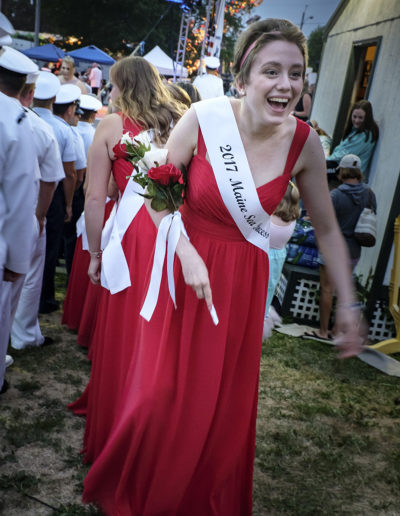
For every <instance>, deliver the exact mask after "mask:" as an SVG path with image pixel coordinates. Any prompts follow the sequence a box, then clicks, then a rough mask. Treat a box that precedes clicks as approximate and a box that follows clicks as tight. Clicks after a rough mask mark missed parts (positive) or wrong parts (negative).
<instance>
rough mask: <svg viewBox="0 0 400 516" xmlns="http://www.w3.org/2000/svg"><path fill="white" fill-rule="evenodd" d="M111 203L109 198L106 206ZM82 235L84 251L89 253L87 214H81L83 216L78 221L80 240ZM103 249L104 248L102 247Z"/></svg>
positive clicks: (77, 235)
mask: <svg viewBox="0 0 400 516" xmlns="http://www.w3.org/2000/svg"><path fill="white" fill-rule="evenodd" d="M109 201H111V199H110V198H109V197H107V199H106V204H107V203H108V202H109ZM81 235H82V249H83V251H89V242H88V239H87V233H86V224H85V212H84V211H83V212H82V213H81V216H80V217H79V219H78V220H77V221H76V237H77V238H79V237H80V236H81ZM101 249H103V247H101Z"/></svg>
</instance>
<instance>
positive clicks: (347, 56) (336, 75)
mask: <svg viewBox="0 0 400 516" xmlns="http://www.w3.org/2000/svg"><path fill="white" fill-rule="evenodd" d="M360 99H367V100H369V101H370V102H371V104H372V106H373V111H374V118H375V120H376V121H377V123H378V125H379V129H380V136H379V141H378V143H377V146H376V148H375V152H374V156H373V159H372V162H371V165H370V169H369V176H368V183H369V185H370V186H371V188H372V189H373V191H374V192H375V194H376V197H377V204H378V239H377V244H376V246H375V247H373V248H368V249H367V248H364V249H363V250H362V255H361V260H360V262H359V264H358V266H357V268H356V274H357V275H358V276H361V278H362V282H363V283H364V284H365V283H366V281H367V278H368V277H370V279H371V282H370V283H369V285H368V288H369V290H370V295H369V296H368V302H367V310H368V315H369V317H370V318H373V314H374V313H376V311H377V309H378V310H379V308H377V307H379V303H380V301H381V300H383V301H385V300H386V301H387V286H388V284H389V277H390V269H391V267H392V258H391V255H392V252H391V250H392V246H393V226H394V219H395V217H396V216H397V215H399V214H400V159H399V155H400V0H342V1H341V2H340V3H339V5H338V7H337V9H336V11H335V12H334V13H333V15H332V17H331V19H330V20H329V22H328V25H327V27H326V33H325V44H324V50H323V55H322V59H321V65H320V69H319V74H318V82H317V86H316V90H315V94H314V101H313V107H312V113H311V118H312V119H315V120H317V121H318V124H319V126H320V127H321V128H323V129H324V130H325V131H326V132H327V133H329V134H331V135H332V137H333V145H336V144H337V143H339V141H340V139H341V136H342V133H343V130H344V127H345V125H346V122H347V119H348V117H349V114H350V109H351V105H352V104H353V102H355V101H357V100H360Z"/></svg>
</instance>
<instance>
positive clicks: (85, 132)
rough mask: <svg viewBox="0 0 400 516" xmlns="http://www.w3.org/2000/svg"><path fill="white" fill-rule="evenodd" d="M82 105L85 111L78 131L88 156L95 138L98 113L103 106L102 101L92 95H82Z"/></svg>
mask: <svg viewBox="0 0 400 516" xmlns="http://www.w3.org/2000/svg"><path fill="white" fill-rule="evenodd" d="M80 100H81V104H80V107H81V109H82V111H83V114H82V115H81V118H80V120H79V122H78V131H79V134H80V135H81V136H82V139H83V143H84V145H85V153H86V157H87V155H88V152H89V147H90V145H91V144H92V141H93V138H94V132H95V129H94V127H93V124H94V121H95V119H96V113H97V111H98V110H99V109H101V108H102V104H101V102H100V101H99V100H98V99H96V98H95V97H93V96H92V95H81V99H80Z"/></svg>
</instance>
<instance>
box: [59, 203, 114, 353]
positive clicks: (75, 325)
mask: <svg viewBox="0 0 400 516" xmlns="http://www.w3.org/2000/svg"><path fill="white" fill-rule="evenodd" d="M113 206H114V202H113V201H109V202H108V203H107V204H106V206H105V210H104V222H105V221H106V220H107V219H108V217H109V215H110V213H111V210H112V208H113ZM89 263H90V254H89V253H88V252H87V251H84V250H83V249H82V236H79V237H78V238H77V240H76V245H75V252H74V259H73V261H72V267H71V274H70V276H69V280H68V287H67V293H66V295H65V300H64V306H63V316H62V320H61V324H65V325H66V326H68V328H69V329H70V330H77V331H78V339H77V343H78V344H79V345H80V346H85V347H89V345H90V340H91V336H92V334H93V331H94V326H95V323H96V313H97V303H98V299H99V296H100V292H101V287H100V286H98V285H93V283H91V281H90V280H89V276H88V268H89Z"/></svg>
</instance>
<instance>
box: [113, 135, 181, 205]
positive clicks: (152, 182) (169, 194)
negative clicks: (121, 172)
mask: <svg viewBox="0 0 400 516" xmlns="http://www.w3.org/2000/svg"><path fill="white" fill-rule="evenodd" d="M151 133H152V131H143V132H141V133H140V134H138V135H136V136H132V135H131V134H130V133H124V134H123V136H122V138H121V140H120V141H119V143H117V145H115V146H114V148H113V152H114V154H115V156H116V157H118V158H124V159H126V160H127V161H129V162H130V163H132V165H133V167H134V174H132V176H127V178H130V177H132V179H133V181H135V182H136V183H138V184H139V185H140V186H141V187H142V188H144V189H145V193H144V194H142V195H143V196H144V197H145V198H146V199H151V207H152V208H153V209H154V210H155V211H162V210H165V209H167V210H168V211H170V212H175V211H177V210H178V209H179V206H180V205H181V204H182V203H183V193H184V188H185V176H186V174H185V173H182V171H181V170H179V169H178V168H177V167H175V165H173V164H172V163H167V154H168V151H167V149H161V148H159V147H157V146H156V145H155V144H154V143H152V141H151Z"/></svg>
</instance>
